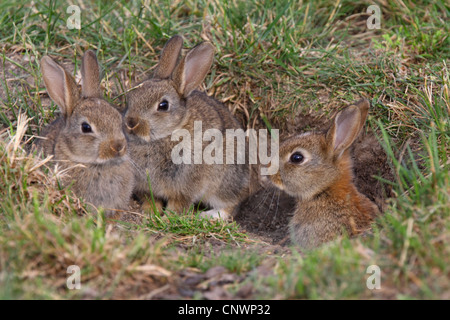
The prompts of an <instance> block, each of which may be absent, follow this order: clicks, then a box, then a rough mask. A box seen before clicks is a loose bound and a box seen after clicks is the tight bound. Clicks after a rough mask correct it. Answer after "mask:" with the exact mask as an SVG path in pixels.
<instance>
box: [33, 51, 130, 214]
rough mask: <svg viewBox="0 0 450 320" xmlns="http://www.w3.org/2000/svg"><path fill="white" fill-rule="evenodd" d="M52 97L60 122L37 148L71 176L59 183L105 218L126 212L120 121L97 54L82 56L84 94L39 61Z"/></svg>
mask: <svg viewBox="0 0 450 320" xmlns="http://www.w3.org/2000/svg"><path fill="white" fill-rule="evenodd" d="M41 69H42V75H43V78H44V83H45V86H46V88H47V90H48V94H49V95H50V97H51V98H52V100H53V101H54V102H55V103H56V104H57V105H58V107H59V108H60V111H61V116H60V117H59V118H58V119H56V120H55V121H54V122H53V123H51V124H50V125H49V126H48V127H47V128H45V129H44V131H43V134H42V136H43V137H42V140H38V142H37V146H38V147H40V148H41V149H42V150H43V152H44V154H46V155H53V156H54V160H55V163H56V165H57V166H58V167H59V168H60V169H61V170H67V173H66V174H64V175H63V177H62V180H61V183H62V185H63V186H64V187H66V186H69V185H71V189H72V190H73V192H74V193H75V194H76V195H77V196H79V197H82V198H83V199H85V200H86V201H87V203H89V204H91V205H93V206H94V207H96V208H99V207H103V208H104V209H105V210H106V213H107V214H112V213H114V212H116V211H115V209H119V210H121V209H126V208H127V207H128V204H129V200H130V197H131V193H132V190H133V186H134V170H133V167H132V165H131V163H130V161H129V160H128V159H129V156H128V154H127V142H126V139H125V135H124V133H123V129H122V128H123V126H122V116H121V114H120V113H119V112H118V111H117V110H116V108H115V107H114V106H112V105H111V104H109V103H108V102H107V101H106V100H104V99H103V98H102V96H103V95H102V91H101V87H100V69H99V65H98V62H97V58H96V56H95V53H94V52H92V51H87V52H86V53H85V54H84V56H83V61H82V66H81V75H82V94H81V95H80V94H79V91H78V88H77V85H76V83H75V80H74V78H73V77H72V76H71V75H70V74H69V73H68V72H67V71H66V70H65V69H64V68H63V67H61V66H60V65H59V64H57V63H56V62H55V61H53V60H52V59H51V58H50V57H48V56H44V57H43V58H42V60H41Z"/></svg>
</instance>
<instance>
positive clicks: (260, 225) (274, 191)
mask: <svg viewBox="0 0 450 320" xmlns="http://www.w3.org/2000/svg"><path fill="white" fill-rule="evenodd" d="M275 193H276V190H273V195H272V199H271V200H270V204H269V208H268V209H267V211H266V214H265V215H264V218H263V219H261V223H260V224H259V226H258V231H259V230H260V229H261V227H262V225H263V223H264V221H265V220H266V218H267V216H268V215H269V213H270V208H271V207H272V203H273V199H274V198H275Z"/></svg>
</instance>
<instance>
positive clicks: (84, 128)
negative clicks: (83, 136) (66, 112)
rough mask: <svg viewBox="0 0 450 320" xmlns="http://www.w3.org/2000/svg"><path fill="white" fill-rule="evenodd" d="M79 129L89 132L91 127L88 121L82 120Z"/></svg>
mask: <svg viewBox="0 0 450 320" xmlns="http://www.w3.org/2000/svg"><path fill="white" fill-rule="evenodd" d="M81 131H82V132H83V133H89V132H92V128H91V126H90V125H89V123H87V122H83V123H82V124H81Z"/></svg>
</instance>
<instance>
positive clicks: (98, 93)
mask: <svg viewBox="0 0 450 320" xmlns="http://www.w3.org/2000/svg"><path fill="white" fill-rule="evenodd" d="M81 94H82V95H83V97H85V98H101V97H102V95H103V94H102V90H101V87H100V66H99V64H98V61H97V56H96V55H95V53H94V51H92V50H88V51H86V52H85V53H84V55H83V61H82V63H81Z"/></svg>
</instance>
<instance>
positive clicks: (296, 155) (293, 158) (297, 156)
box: [291, 152, 304, 163]
mask: <svg viewBox="0 0 450 320" xmlns="http://www.w3.org/2000/svg"><path fill="white" fill-rule="evenodd" d="M303 159H304V157H303V155H302V154H301V153H300V152H296V153H294V154H292V155H291V162H292V163H302V162H303Z"/></svg>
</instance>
